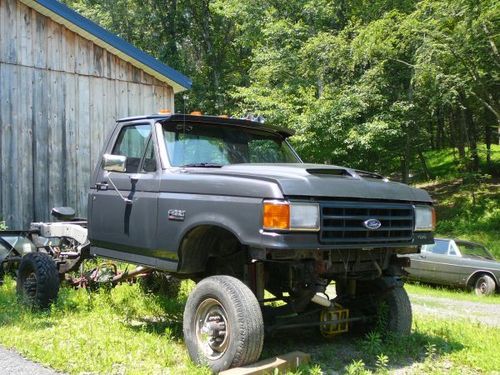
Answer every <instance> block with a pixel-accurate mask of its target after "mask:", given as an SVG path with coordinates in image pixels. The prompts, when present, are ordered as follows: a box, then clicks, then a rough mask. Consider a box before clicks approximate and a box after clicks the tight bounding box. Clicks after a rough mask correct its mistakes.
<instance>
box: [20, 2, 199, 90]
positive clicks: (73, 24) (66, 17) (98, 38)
mask: <svg viewBox="0 0 500 375" xmlns="http://www.w3.org/2000/svg"><path fill="white" fill-rule="evenodd" d="M20 1H21V2H22V3H24V4H26V5H27V6H29V7H30V8H33V9H35V10H36V11H37V12H39V13H41V14H43V15H44V16H47V17H49V18H50V19H52V20H53V21H55V22H57V23H59V24H62V25H64V26H65V27H67V28H68V29H69V30H71V31H73V32H75V33H77V34H78V35H80V36H82V37H83V38H85V39H88V40H90V41H92V42H93V43H95V44H96V45H98V46H99V47H102V48H104V49H106V50H107V51H108V52H110V53H112V54H114V55H116V56H118V57H119V58H121V59H123V60H124V61H127V62H129V63H130V64H132V65H133V66H135V67H137V68H139V69H141V70H143V71H145V72H146V73H148V74H150V75H151V76H153V77H155V78H156V79H158V80H160V81H162V82H165V83H167V84H168V85H170V86H171V87H172V88H173V90H174V93H178V92H182V91H186V90H189V89H190V88H191V84H192V83H191V80H190V79H189V78H188V77H186V76H185V75H183V74H182V73H180V72H178V71H176V70H175V69H172V68H171V67H169V66H167V65H165V64H163V63H161V62H160V61H158V60H156V59H155V58H154V57H152V56H151V55H148V54H147V53H145V52H143V51H141V50H140V49H138V48H136V47H134V46H133V45H131V44H130V43H128V42H126V41H125V40H123V39H122V38H120V37H118V36H116V35H114V34H112V33H110V32H109V31H107V30H105V29H104V28H102V27H101V26H99V25H97V24H96V23H94V22H92V21H91V20H89V19H88V18H85V17H83V16H82V15H80V14H79V13H77V12H75V11H74V10H72V9H71V8H69V7H68V6H66V5H65V4H62V3H60V2H58V1H55V0H20Z"/></svg>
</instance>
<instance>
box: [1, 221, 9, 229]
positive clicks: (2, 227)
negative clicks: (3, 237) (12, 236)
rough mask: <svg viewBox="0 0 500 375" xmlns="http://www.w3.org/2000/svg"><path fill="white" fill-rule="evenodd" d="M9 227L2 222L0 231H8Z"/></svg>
mask: <svg viewBox="0 0 500 375" xmlns="http://www.w3.org/2000/svg"><path fill="white" fill-rule="evenodd" d="M6 229H7V225H5V221H2V220H0V230H6Z"/></svg>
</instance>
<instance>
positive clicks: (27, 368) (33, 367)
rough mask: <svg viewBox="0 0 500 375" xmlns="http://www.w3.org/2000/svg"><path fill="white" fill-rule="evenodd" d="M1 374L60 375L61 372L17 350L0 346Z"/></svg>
mask: <svg viewBox="0 0 500 375" xmlns="http://www.w3.org/2000/svg"><path fill="white" fill-rule="evenodd" d="M0 374H2V375H33V374H36V375H60V374H61V373H59V372H55V371H54V370H51V369H48V368H46V367H43V366H42V365H39V364H38V363H34V362H31V361H28V360H27V359H24V358H23V357H21V356H20V355H19V354H17V353H16V352H13V351H11V350H7V349H4V348H2V347H0Z"/></svg>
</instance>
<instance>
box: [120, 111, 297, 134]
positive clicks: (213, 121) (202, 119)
mask: <svg viewBox="0 0 500 375" xmlns="http://www.w3.org/2000/svg"><path fill="white" fill-rule="evenodd" d="M138 120H156V121H159V122H179V121H183V122H190V123H202V124H210V125H231V126H240V127H244V128H251V129H257V130H266V131H269V132H273V133H277V134H280V135H281V136H283V137H285V138H287V137H290V136H292V135H294V134H295V132H294V131H293V130H290V129H286V128H280V127H275V126H269V125H264V124H262V123H260V122H257V121H251V120H247V119H239V118H225V117H219V116H207V115H203V116H199V115H188V114H182V113H176V114H152V115H144V116H132V117H124V118H121V119H119V120H117V122H131V121H138Z"/></svg>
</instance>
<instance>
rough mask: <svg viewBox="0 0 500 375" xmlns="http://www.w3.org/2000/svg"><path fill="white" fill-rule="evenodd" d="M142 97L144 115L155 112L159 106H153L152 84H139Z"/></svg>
mask: <svg viewBox="0 0 500 375" xmlns="http://www.w3.org/2000/svg"><path fill="white" fill-rule="evenodd" d="M141 89H142V97H143V99H142V100H143V103H144V108H143V111H144V112H143V113H144V114H145V115H149V114H153V113H157V112H158V111H159V110H160V109H161V108H157V107H155V103H154V96H153V86H151V85H141Z"/></svg>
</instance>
